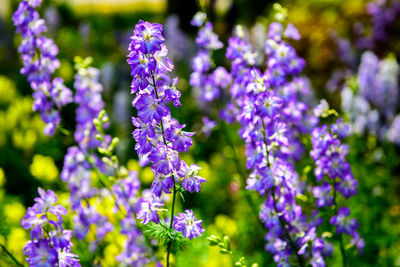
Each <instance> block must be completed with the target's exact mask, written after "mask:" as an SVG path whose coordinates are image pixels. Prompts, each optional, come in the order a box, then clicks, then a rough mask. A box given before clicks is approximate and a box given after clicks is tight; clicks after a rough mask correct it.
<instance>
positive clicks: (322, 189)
mask: <svg viewBox="0 0 400 267" xmlns="http://www.w3.org/2000/svg"><path fill="white" fill-rule="evenodd" d="M331 189H332V186H331V185H330V184H329V183H328V182H324V183H323V184H322V186H316V187H314V188H313V191H312V192H313V195H314V197H316V198H317V203H316V204H317V207H318V208H323V207H325V206H332V205H333V196H331V195H330V192H331Z"/></svg>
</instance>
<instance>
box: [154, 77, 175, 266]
mask: <svg viewBox="0 0 400 267" xmlns="http://www.w3.org/2000/svg"><path fill="white" fill-rule="evenodd" d="M151 78H152V79H153V87H154V92H155V94H156V97H157V100H159V99H160V98H159V96H158V92H157V86H156V79H155V77H154V72H152V73H151ZM160 126H161V135H162V138H163V141H164V144H165V147H166V148H168V143H167V141H166V140H165V136H164V123H163V121H162V120H161V122H160ZM172 180H173V181H174V190H173V193H172V207H171V219H170V223H169V230H170V231H171V230H172V227H173V225H174V211H175V199H176V197H175V196H176V185H175V177H172ZM171 248H172V242H171V241H169V242H168V245H167V267H169V257H170V254H171Z"/></svg>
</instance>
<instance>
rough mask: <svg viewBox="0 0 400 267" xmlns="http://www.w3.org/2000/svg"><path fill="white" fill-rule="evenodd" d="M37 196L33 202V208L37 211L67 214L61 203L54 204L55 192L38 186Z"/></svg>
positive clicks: (55, 199) (55, 200)
mask: <svg viewBox="0 0 400 267" xmlns="http://www.w3.org/2000/svg"><path fill="white" fill-rule="evenodd" d="M38 192H39V196H40V197H36V198H35V199H34V200H35V202H36V203H35V204H34V205H33V209H34V210H35V212H37V213H39V214H40V213H46V212H50V213H52V214H54V215H65V214H67V210H66V209H65V208H64V207H63V206H61V205H55V206H54V204H55V203H56V202H57V196H56V194H55V193H54V192H53V191H51V190H47V192H46V191H45V190H44V189H43V188H40V187H39V188H38Z"/></svg>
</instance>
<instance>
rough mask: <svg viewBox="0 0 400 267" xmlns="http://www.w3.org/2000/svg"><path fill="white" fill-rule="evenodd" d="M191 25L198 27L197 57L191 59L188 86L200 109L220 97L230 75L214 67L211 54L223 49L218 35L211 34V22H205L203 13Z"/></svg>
mask: <svg viewBox="0 0 400 267" xmlns="http://www.w3.org/2000/svg"><path fill="white" fill-rule="evenodd" d="M191 24H192V25H193V26H197V27H199V32H198V35H197V38H196V44H197V45H198V47H199V51H198V52H197V55H196V56H195V57H194V58H193V61H192V69H193V72H192V73H191V74H190V85H191V86H192V87H193V94H194V96H195V99H196V101H197V103H198V105H199V106H200V107H201V108H206V107H207V106H209V104H208V103H209V102H211V101H213V100H215V99H217V98H218V97H219V96H220V95H221V89H222V88H226V87H227V86H228V85H229V84H230V74H229V73H228V72H227V71H226V69H225V68H223V67H218V68H215V67H214V65H215V64H214V63H213V61H212V52H213V51H214V50H218V49H221V48H222V47H223V44H222V42H220V41H219V40H218V35H216V34H215V33H214V32H213V26H212V24H211V22H209V21H207V16H206V14H205V13H201V12H199V13H197V14H196V15H195V17H194V18H193V20H192V22H191Z"/></svg>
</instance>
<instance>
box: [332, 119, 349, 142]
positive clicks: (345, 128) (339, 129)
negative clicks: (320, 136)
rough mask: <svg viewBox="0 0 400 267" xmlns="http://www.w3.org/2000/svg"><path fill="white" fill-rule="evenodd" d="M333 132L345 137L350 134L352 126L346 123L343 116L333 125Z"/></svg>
mask: <svg viewBox="0 0 400 267" xmlns="http://www.w3.org/2000/svg"><path fill="white" fill-rule="evenodd" d="M331 130H332V132H334V133H335V134H337V135H338V137H339V138H344V137H346V136H348V135H349V132H350V126H349V125H348V124H345V123H344V122H343V120H342V118H339V119H337V121H336V123H335V124H332V126H331Z"/></svg>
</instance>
